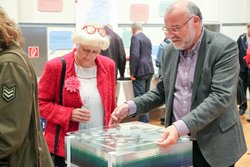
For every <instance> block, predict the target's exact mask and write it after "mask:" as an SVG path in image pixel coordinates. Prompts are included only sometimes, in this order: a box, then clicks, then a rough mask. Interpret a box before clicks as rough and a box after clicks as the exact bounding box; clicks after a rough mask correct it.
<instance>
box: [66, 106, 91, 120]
mask: <svg viewBox="0 0 250 167" xmlns="http://www.w3.org/2000/svg"><path fill="white" fill-rule="evenodd" d="M70 120H71V121H74V122H82V123H86V122H88V121H89V120H90V112H89V110H88V109H81V108H75V109H73V111H72V116H71V119H70Z"/></svg>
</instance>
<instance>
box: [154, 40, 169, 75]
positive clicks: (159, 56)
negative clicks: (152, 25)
mask: <svg viewBox="0 0 250 167" xmlns="http://www.w3.org/2000/svg"><path fill="white" fill-rule="evenodd" d="M169 43H170V41H169V40H168V39H167V38H164V40H163V41H162V42H161V43H160V45H159V49H158V52H157V57H156V59H155V65H156V67H158V78H160V77H161V59H162V56H163V50H164V48H165V47H166V46H167V45H168V44H169Z"/></svg>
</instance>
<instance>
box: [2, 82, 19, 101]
mask: <svg viewBox="0 0 250 167" xmlns="http://www.w3.org/2000/svg"><path fill="white" fill-rule="evenodd" d="M15 97H16V86H12V87H10V88H9V87H7V86H6V85H3V87H2V98H3V99H4V100H5V101H6V102H10V101H12V100H13V99H15Z"/></svg>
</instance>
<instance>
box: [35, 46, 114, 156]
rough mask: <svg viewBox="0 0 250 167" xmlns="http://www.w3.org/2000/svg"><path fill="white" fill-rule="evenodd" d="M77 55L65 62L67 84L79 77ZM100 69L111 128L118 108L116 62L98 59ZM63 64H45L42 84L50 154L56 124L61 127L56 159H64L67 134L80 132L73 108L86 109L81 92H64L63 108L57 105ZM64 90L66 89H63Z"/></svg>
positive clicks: (100, 87)
mask: <svg viewBox="0 0 250 167" xmlns="http://www.w3.org/2000/svg"><path fill="white" fill-rule="evenodd" d="M74 52H75V50H73V51H72V52H70V53H69V54H67V55H64V56H63V57H64V59H65V62H66V72H65V80H66V79H67V78H69V77H72V76H74V77H76V72H75V66H74ZM96 65H97V87H98V90H99V92H100V95H101V99H102V103H103V107H104V123H105V125H108V122H109V119H110V115H111V113H112V111H113V110H114V109H115V107H116V101H115V80H116V79H115V73H116V69H115V63H114V61H113V60H111V59H109V58H107V57H104V56H101V55H98V56H97V58H96ZM61 70H62V62H61V60H60V59H59V58H55V59H53V60H50V61H48V62H47V63H46V65H45V69H44V72H43V74H42V76H41V78H40V80H39V86H38V89H39V95H38V98H39V107H40V112H41V113H40V114H41V117H44V118H45V119H46V120H47V124H46V130H45V139H46V141H47V144H48V147H49V150H50V152H51V153H53V152H54V139H55V127H56V124H59V125H60V133H59V142H58V151H57V155H59V156H63V157H64V155H65V154H64V137H65V135H66V133H67V132H71V131H77V130H78V126H79V123H77V122H72V121H70V118H71V113H72V110H73V109H74V108H80V107H81V106H82V105H83V102H82V101H81V97H80V93H79V90H77V91H76V92H73V93H71V92H70V91H68V90H66V89H65V87H64V88H63V106H61V105H58V102H59V89H60V77H61ZM64 86H65V85H64Z"/></svg>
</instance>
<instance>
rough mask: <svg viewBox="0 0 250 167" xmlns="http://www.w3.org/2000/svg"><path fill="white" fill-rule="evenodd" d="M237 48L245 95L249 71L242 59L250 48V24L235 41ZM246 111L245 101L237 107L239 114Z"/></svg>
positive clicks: (249, 77) (248, 84)
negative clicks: (245, 31)
mask: <svg viewBox="0 0 250 167" xmlns="http://www.w3.org/2000/svg"><path fill="white" fill-rule="evenodd" d="M237 44H238V48H239V61H240V78H241V80H242V81H243V86H244V90H245V93H246V92H247V88H248V89H250V71H249V68H248V65H247V63H246V61H245V60H244V59H243V57H245V56H246V52H247V49H248V48H249V47H250V23H249V24H247V33H243V34H241V35H240V36H239V38H238V40H237ZM246 110H247V101H246V102H244V103H243V104H241V105H240V106H239V114H240V115H243V114H245V111H246Z"/></svg>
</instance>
